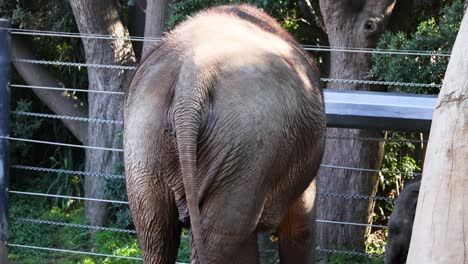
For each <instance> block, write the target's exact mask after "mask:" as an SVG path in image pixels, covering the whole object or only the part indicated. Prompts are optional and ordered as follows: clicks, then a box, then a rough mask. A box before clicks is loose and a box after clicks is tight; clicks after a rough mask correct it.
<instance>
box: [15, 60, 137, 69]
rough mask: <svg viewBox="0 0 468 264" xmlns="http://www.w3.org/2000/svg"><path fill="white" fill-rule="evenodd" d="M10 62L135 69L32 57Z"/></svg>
mask: <svg viewBox="0 0 468 264" xmlns="http://www.w3.org/2000/svg"><path fill="white" fill-rule="evenodd" d="M11 61H12V62H19V63H31V64H42V65H57V66H71V67H89V68H102V69H116V70H135V69H136V67H135V66H124V65H110V64H93V63H81V62H65V61H47V60H32V59H18V58H13V59H11Z"/></svg>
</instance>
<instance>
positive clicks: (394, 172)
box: [320, 164, 422, 175]
mask: <svg viewBox="0 0 468 264" xmlns="http://www.w3.org/2000/svg"><path fill="white" fill-rule="evenodd" d="M320 167H323V168H331V169H342V170H354V171H365V172H381V173H392V174H405V175H422V173H420V172H405V171H388V170H374V169H363V168H353V167H345V166H336V165H325V164H321V165H320Z"/></svg>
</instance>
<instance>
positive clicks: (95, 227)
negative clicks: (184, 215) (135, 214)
mask: <svg viewBox="0 0 468 264" xmlns="http://www.w3.org/2000/svg"><path fill="white" fill-rule="evenodd" d="M13 219H14V220H16V221H21V222H29V223H34V224H47V225H58V226H69V227H76V228H82V229H95V230H99V231H112V232H121V233H128V234H136V230H133V229H121V228H114V227H103V226H93V225H83V224H71V223H65V222H56V221H49V220H42V219H31V218H23V217H13ZM181 238H184V239H188V238H189V236H188V235H184V234H181Z"/></svg>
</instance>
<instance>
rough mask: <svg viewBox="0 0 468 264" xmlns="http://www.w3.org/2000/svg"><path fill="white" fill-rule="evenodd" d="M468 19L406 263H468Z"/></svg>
mask: <svg viewBox="0 0 468 264" xmlns="http://www.w3.org/2000/svg"><path fill="white" fill-rule="evenodd" d="M467 42H468V16H467V15H465V17H464V19H463V21H462V24H461V27H460V31H459V32H458V36H457V39H456V41H455V44H454V48H453V51H452V56H451V58H450V62H449V64H448V67H447V71H446V74H445V78H444V82H443V86H442V90H441V91H440V94H439V98H438V102H437V106H436V108H435V110H434V115H433V119H432V126H431V133H430V135H429V143H428V147H427V154H426V162H425V163H424V170H423V178H422V183H421V190H420V191H419V198H418V201H419V202H418V205H417V209H416V216H415V221H414V226H413V233H412V238H411V245H410V249H409V254H408V259H407V263H441V264H442V263H453V264H458V263H468V242H467V241H468V163H467V157H468V141H467V135H468V118H467V117H468V50H467V49H466V43H467Z"/></svg>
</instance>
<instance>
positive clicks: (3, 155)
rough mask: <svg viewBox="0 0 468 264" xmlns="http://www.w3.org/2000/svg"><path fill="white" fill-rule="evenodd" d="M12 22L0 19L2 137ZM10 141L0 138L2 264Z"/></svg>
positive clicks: (5, 257)
mask: <svg viewBox="0 0 468 264" xmlns="http://www.w3.org/2000/svg"><path fill="white" fill-rule="evenodd" d="M9 26H10V22H9V21H8V20H6V19H0V136H4V137H7V136H9V126H10V88H9V83H10V74H11V68H10V67H11V59H10V32H9V29H8V28H9ZM8 145H9V144H8V139H5V138H0V263H1V264H4V263H5V264H6V263H8V252H7V238H8V223H7V216H8V186H9V180H10V179H9V175H10V160H9V159H10V155H9V151H10V150H9V148H8Z"/></svg>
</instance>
